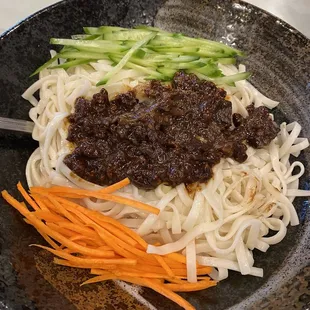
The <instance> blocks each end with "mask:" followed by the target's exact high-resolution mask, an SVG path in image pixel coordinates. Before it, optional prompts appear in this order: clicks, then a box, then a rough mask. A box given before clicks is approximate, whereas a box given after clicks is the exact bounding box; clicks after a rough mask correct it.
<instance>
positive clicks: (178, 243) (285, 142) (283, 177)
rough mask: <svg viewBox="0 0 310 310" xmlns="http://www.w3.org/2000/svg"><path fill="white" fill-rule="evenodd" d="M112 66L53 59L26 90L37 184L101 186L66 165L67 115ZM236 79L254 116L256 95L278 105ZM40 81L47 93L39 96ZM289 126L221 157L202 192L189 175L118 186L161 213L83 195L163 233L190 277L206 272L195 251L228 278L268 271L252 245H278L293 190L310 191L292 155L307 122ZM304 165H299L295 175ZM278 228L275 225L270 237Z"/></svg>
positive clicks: (236, 93)
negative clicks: (257, 145)
mask: <svg viewBox="0 0 310 310" xmlns="http://www.w3.org/2000/svg"><path fill="white" fill-rule="evenodd" d="M112 68H113V67H112V63H111V62H110V61H109V60H100V61H98V62H94V63H91V64H90V65H82V66H78V67H75V68H70V69H69V70H67V71H65V70H63V69H57V70H48V69H45V70H43V71H42V72H41V73H40V79H39V80H38V81H37V82H36V83H34V84H33V85H32V86H30V87H29V88H28V89H27V90H26V91H25V92H24V94H23V97H24V98H25V99H27V100H28V101H29V102H30V103H31V104H32V105H33V106H34V107H33V108H32V109H31V110H30V112H29V115H30V118H31V119H32V120H33V122H34V123H35V127H34V131H33V138H34V139H35V140H37V141H38V142H39V148H38V149H36V150H35V152H34V153H33V154H32V155H31V157H30V158H29V160H28V163H27V167H26V177H27V181H28V185H29V186H36V185H40V186H51V185H53V184H55V185H65V186H70V187H79V188H84V189H100V188H102V187H101V186H98V185H94V184H92V183H90V182H87V181H85V180H82V179H81V178H79V177H78V176H76V175H75V174H74V173H73V172H72V171H70V169H69V168H68V167H67V166H66V165H64V163H63V159H64V157H65V156H66V155H67V154H69V153H70V152H71V151H72V150H71V148H70V144H69V143H68V142H67V141H66V136H67V132H68V127H67V126H68V125H67V124H66V122H64V119H65V118H66V117H67V116H68V115H69V114H70V113H72V112H73V111H74V103H75V101H76V99H77V97H79V96H85V97H86V98H91V96H92V95H93V94H95V93H98V92H99V91H100V88H99V87H97V86H96V83H97V82H98V81H99V80H100V79H102V77H103V76H104V75H105V74H106V73H107V72H109V71H110V70H111V69H112ZM220 68H221V70H222V71H223V73H224V74H227V75H230V74H235V73H238V72H244V71H245V66H243V65H240V66H239V68H236V67H235V66H233V65H220ZM143 78H144V76H143V74H141V73H140V72H137V71H135V70H125V69H122V70H121V71H120V72H119V73H118V74H116V75H115V76H114V77H113V78H112V79H111V81H110V84H109V85H108V86H106V89H107V91H108V92H109V95H110V97H113V96H115V94H117V93H120V92H124V91H127V90H129V89H130V88H131V87H134V86H136V85H138V84H139V83H140V82H143ZM235 84H236V86H235V87H232V86H227V87H225V90H226V92H227V95H228V96H229V100H230V101H231V102H232V109H233V112H234V113H235V112H237V113H240V114H241V115H243V116H247V115H248V112H247V110H246V108H247V106H249V105H250V104H251V103H252V102H253V103H254V105H255V107H258V106H261V105H264V106H266V107H268V108H274V107H276V106H277V105H278V102H276V101H273V100H271V99H269V98H267V97H265V96H264V95H262V94H261V93H260V92H259V91H258V90H256V89H255V88H254V87H253V86H252V85H251V84H250V83H249V82H247V81H239V82H236V83H235ZM37 91H39V96H40V100H39V101H38V100H37V99H36V98H35V93H36V92H37ZM280 129H281V130H280V132H279V134H278V136H277V137H276V138H275V139H274V140H273V141H272V142H271V143H270V145H269V146H266V147H264V148H262V149H253V148H251V147H249V148H248V150H247V155H248V159H247V160H246V161H245V162H244V163H242V164H240V163H237V162H235V161H234V160H232V159H229V158H228V159H223V160H222V161H221V162H220V163H219V164H218V165H217V166H215V167H214V170H213V171H214V176H213V178H212V179H211V180H210V181H209V182H208V183H207V184H206V185H201V188H200V190H198V191H197V192H196V193H195V195H194V197H192V196H191V195H190V194H189V193H188V191H187V189H186V186H185V185H184V184H180V185H178V186H176V188H171V187H169V186H166V185H163V184H162V185H160V186H158V187H157V188H156V189H155V190H153V191H145V190H141V189H138V188H137V187H135V186H134V185H128V186H127V187H125V188H123V189H122V190H120V191H118V195H121V196H124V197H128V198H132V199H136V200H139V201H142V202H145V203H149V204H150V205H153V206H155V207H157V208H158V209H159V210H160V214H159V215H158V216H157V215H153V214H148V213H146V212H141V211H139V210H136V209H134V208H131V207H126V206H123V205H120V204H116V203H112V202H106V201H102V200H92V199H89V198H86V199H83V201H82V203H83V204H84V205H85V206H86V207H88V208H90V209H92V210H97V211H99V212H102V213H103V214H105V215H108V216H111V217H114V218H115V219H118V220H119V221H120V222H121V223H122V224H124V225H126V226H128V227H130V228H131V229H133V230H134V231H137V232H138V233H139V234H140V235H141V236H143V238H144V239H145V240H146V241H147V242H149V243H155V242H160V243H163V245H161V246H154V245H149V246H148V252H149V253H156V254H159V255H164V254H168V253H171V252H182V253H183V254H185V255H186V257H187V272H188V280H189V281H190V282H196V281H197V274H196V259H197V262H198V263H199V264H202V265H207V266H212V267H214V269H213V271H212V273H211V274H210V276H211V277H213V278H214V279H216V280H223V279H225V278H227V277H228V270H235V271H238V272H241V274H249V275H254V276H259V277H262V276H263V270H262V269H261V268H256V267H254V263H255V260H254V257H253V252H252V250H254V249H258V250H260V251H262V252H266V251H267V250H268V248H269V246H270V245H273V244H276V243H278V242H280V241H281V240H282V239H283V238H284V237H285V235H286V230H287V225H288V224H289V223H291V225H297V224H298V223H299V220H298V216H297V213H296V210H295V208H294V206H293V204H292V202H293V200H294V198H295V197H296V196H310V191H305V190H300V189H298V185H299V178H300V177H301V176H302V175H303V174H304V171H305V168H304V165H303V164H302V163H301V162H299V161H295V162H293V163H292V164H291V163H290V156H291V155H293V156H295V157H297V156H298V155H299V154H300V152H301V151H302V150H303V149H305V148H307V147H308V146H309V142H308V139H306V138H300V137H299V135H300V132H301V126H300V125H299V124H298V123H297V122H293V123H290V124H286V123H283V124H281V126H280ZM296 169H297V170H298V172H296V173H295V174H294V175H293V171H296ZM270 230H273V231H275V234H274V235H272V236H271V237H266V235H267V234H268V233H269V231H270Z"/></svg>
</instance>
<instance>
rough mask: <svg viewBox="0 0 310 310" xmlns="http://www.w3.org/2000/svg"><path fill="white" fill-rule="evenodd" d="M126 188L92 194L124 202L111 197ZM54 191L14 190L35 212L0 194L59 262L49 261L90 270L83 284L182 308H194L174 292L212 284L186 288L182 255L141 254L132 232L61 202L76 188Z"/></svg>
mask: <svg viewBox="0 0 310 310" xmlns="http://www.w3.org/2000/svg"><path fill="white" fill-rule="evenodd" d="M127 183H128V180H127V181H126V180H123V181H121V182H119V184H116V185H115V186H114V185H113V186H110V187H107V188H105V189H103V190H100V191H97V194H98V192H100V194H101V197H103V195H107V196H112V197H117V198H116V199H125V200H126V199H127V198H124V197H120V196H115V195H110V193H112V192H113V191H114V190H117V189H119V188H121V187H122V186H125V185H127ZM55 188H56V189H53V190H52V191H51V190H50V189H45V188H37V187H34V188H32V189H31V190H32V192H31V196H29V195H28V193H27V192H26V191H25V190H24V189H23V188H22V186H21V185H19V189H20V190H21V193H22V194H23V196H24V198H25V199H26V200H27V202H29V204H30V205H32V207H33V206H35V207H36V206H38V208H37V209H36V208H35V207H33V208H34V209H35V211H32V212H30V211H29V210H28V208H27V206H26V205H25V204H24V203H23V202H22V203H20V202H18V201H17V200H15V199H14V198H13V197H12V196H10V195H9V194H8V193H7V192H6V191H3V192H2V195H3V197H4V198H5V199H6V200H7V202H8V203H10V204H11V205H12V206H13V207H14V208H15V209H17V210H18V211H19V212H20V213H21V214H22V215H23V216H24V217H25V218H26V219H25V221H27V223H29V224H31V225H33V226H34V227H35V228H36V229H37V230H38V231H39V233H40V234H41V235H42V236H43V237H44V238H45V240H46V241H47V242H48V243H49V244H50V245H51V246H52V248H48V247H45V246H40V245H37V246H38V247H40V248H43V249H45V250H47V251H49V252H51V253H52V254H53V255H55V256H58V257H59V258H57V257H55V258H54V262H55V264H58V265H63V266H69V267H75V268H83V269H90V270H91V273H93V274H98V276H96V277H94V278H91V279H90V280H88V281H86V282H84V283H83V284H89V283H96V282H101V281H104V280H108V279H118V280H123V281H127V282H129V283H134V284H138V285H142V286H147V287H149V288H152V289H153V290H155V291H157V292H159V293H160V294H162V295H164V296H166V297H168V298H170V299H171V300H173V301H175V302H177V303H178V304H179V305H180V306H182V307H184V308H185V309H193V307H192V306H191V305H190V304H189V303H188V302H187V301H186V300H184V299H183V298H182V297H180V296H179V295H177V294H175V293H174V291H191V290H200V289H204V288H207V287H210V286H214V285H216V282H215V281H210V279H209V278H208V277H206V276H204V277H202V278H201V277H198V280H199V281H198V283H188V282H187V280H186V279H187V269H186V258H185V257H184V256H183V255H181V254H179V253H172V254H168V255H164V256H158V255H155V254H148V253H146V249H147V243H146V242H145V241H144V240H143V239H142V238H141V237H140V236H139V235H138V234H137V233H135V232H134V231H132V230H131V229H129V228H128V227H126V226H124V225H122V224H121V223H119V222H118V221H117V220H115V219H112V218H109V217H107V216H105V215H103V214H101V213H99V212H97V211H93V210H89V209H86V208H84V207H82V206H81V205H79V204H77V203H75V202H73V201H71V200H68V199H65V198H64V196H65V195H63V192H64V193H66V194H70V195H75V193H76V190H75V189H69V190H68V189H67V188H59V187H55ZM60 189H61V191H60ZM53 191H54V192H53ZM57 191H58V192H57ZM90 192H91V191H90ZM80 193H81V192H79V194H80ZM91 193H93V192H91ZM107 193H108V194H107ZM97 194H95V195H97ZM95 195H93V194H91V195H89V196H88V197H95ZM31 197H32V198H31ZM32 199H34V201H33V202H32ZM113 199H114V198H113ZM112 201H113V200H112ZM129 201H130V203H132V201H131V200H129ZM135 203H137V202H135ZM128 205H130V204H128ZM148 207H151V206H148ZM152 208H153V207H152ZM55 241H56V242H58V243H59V244H57V243H56V242H55ZM210 271H211V268H209V267H204V266H200V265H197V275H199V276H201V275H206V274H208V273H210ZM183 279H184V280H183ZM165 281H166V283H165ZM167 282H168V283H167Z"/></svg>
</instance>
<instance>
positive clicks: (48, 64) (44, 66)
mask: <svg viewBox="0 0 310 310" xmlns="http://www.w3.org/2000/svg"><path fill="white" fill-rule="evenodd" d="M59 57H60V56H59V54H56V55H55V56H54V57H52V58H51V59H50V60H48V61H47V62H46V63H45V64H43V65H42V66H41V67H39V68H38V69H37V70H36V71H34V72H33V73H32V74H31V75H30V77H32V76H34V75H36V74H38V73H40V72H41V71H42V70H44V69H46V68H48V67H49V66H50V65H51V64H52V63H53V62H54V61H55V60H56V59H58V58H59Z"/></svg>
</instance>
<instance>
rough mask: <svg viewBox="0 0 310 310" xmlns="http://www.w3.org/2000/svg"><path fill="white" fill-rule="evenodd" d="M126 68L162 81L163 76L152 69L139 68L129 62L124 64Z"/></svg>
mask: <svg viewBox="0 0 310 310" xmlns="http://www.w3.org/2000/svg"><path fill="white" fill-rule="evenodd" d="M126 68H129V69H134V70H137V71H140V72H143V73H146V74H149V75H152V76H154V77H156V79H163V78H164V77H163V75H162V74H161V73H159V72H157V71H156V70H153V69H152V68H146V67H143V66H139V65H137V64H134V63H132V62H130V61H128V62H127V63H126Z"/></svg>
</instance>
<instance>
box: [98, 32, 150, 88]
mask: <svg viewBox="0 0 310 310" xmlns="http://www.w3.org/2000/svg"><path fill="white" fill-rule="evenodd" d="M155 36H156V32H155V33H151V34H150V35H148V36H147V37H145V38H144V39H143V40H141V41H139V42H137V43H136V44H135V45H134V46H133V47H132V48H131V49H130V50H129V51H128V52H127V54H126V55H125V56H124V57H123V58H122V60H121V61H120V62H119V63H118V64H117V65H116V66H115V67H114V68H113V69H112V70H111V71H110V72H108V73H107V74H106V75H105V77H104V78H103V79H102V80H101V81H99V82H98V83H97V86H99V85H104V84H106V83H107V82H108V81H109V79H110V78H111V77H112V76H113V75H114V74H116V73H117V72H118V71H119V70H121V69H122V68H123V67H124V66H125V65H126V62H127V61H128V60H129V59H130V57H131V56H132V55H133V54H134V53H135V52H136V51H137V50H138V49H139V48H140V47H142V46H143V45H145V44H147V43H148V42H149V41H150V40H152V39H153V38H154V37H155Z"/></svg>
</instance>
